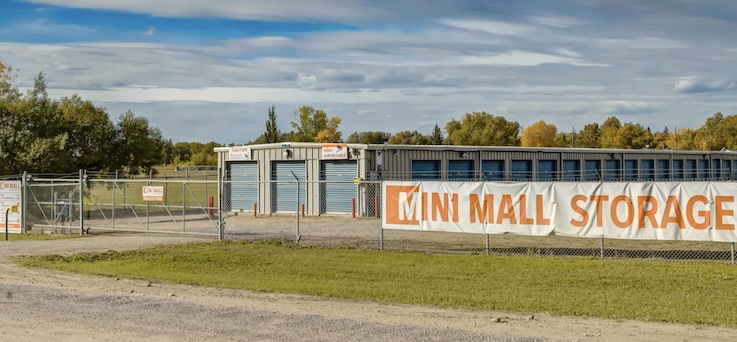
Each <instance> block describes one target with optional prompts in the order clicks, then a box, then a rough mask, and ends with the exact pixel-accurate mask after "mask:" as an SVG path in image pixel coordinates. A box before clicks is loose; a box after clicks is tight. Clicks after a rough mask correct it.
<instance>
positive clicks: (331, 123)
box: [314, 116, 343, 143]
mask: <svg viewBox="0 0 737 342" xmlns="http://www.w3.org/2000/svg"><path fill="white" fill-rule="evenodd" d="M341 121H342V120H341V119H340V117H337V116H333V117H331V118H330V119H328V120H327V126H325V128H323V129H322V130H321V131H319V132H317V135H316V136H315V140H314V142H320V143H329V142H342V141H343V133H341V132H340V131H338V126H340V123H341Z"/></svg>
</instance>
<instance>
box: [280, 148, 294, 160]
mask: <svg viewBox="0 0 737 342" xmlns="http://www.w3.org/2000/svg"><path fill="white" fill-rule="evenodd" d="M282 155H283V156H284V158H286V159H291V158H292V150H291V149H288V148H285V149H284V151H282Z"/></svg>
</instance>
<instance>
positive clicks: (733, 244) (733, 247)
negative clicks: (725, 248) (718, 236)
mask: <svg viewBox="0 0 737 342" xmlns="http://www.w3.org/2000/svg"><path fill="white" fill-rule="evenodd" d="M732 265H734V242H732Z"/></svg>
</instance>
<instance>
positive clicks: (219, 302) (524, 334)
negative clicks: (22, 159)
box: [0, 234, 737, 342]
mask: <svg viewBox="0 0 737 342" xmlns="http://www.w3.org/2000/svg"><path fill="white" fill-rule="evenodd" d="M189 241H203V239H200V238H192V237H182V236H175V235H167V236H158V235H144V234H107V235H99V236H92V237H88V238H83V239H70V240H56V241H17V242H0V256H2V257H4V258H2V259H1V260H2V261H0V322H2V327H1V328H0V340H3V341H142V340H145V341H295V340H300V341H349V340H351V341H381V342H386V341H558V340H560V341H625V340H626V341H727V340H734V339H735V337H737V330H735V329H726V328H718V327H705V326H696V325H675V324H660V323H648V322H638V321H629V320H602V319H594V318H580V317H558V316H550V315H546V314H530V313H503V312H493V311H471V310H453V309H439V308H431V307H423V306H410V305H389V304H380V303H373V302H361V301H351V300H341V299H332V298H319V297H312V296H302V295H288V294H270V293H257V292H250V291H237V290H229V289H218V288H205V287H194V286H183V285H173V284H162V283H149V282H147V281H141V280H129V279H116V278H110V277H93V276H84V275H77V274H68V273H62V272H52V271H47V270H42V269H27V268H21V267H18V266H16V265H15V264H13V263H12V258H13V257H17V256H23V255H33V254H50V253H56V254H71V253H76V252H82V251H106V250H113V249H114V250H123V249H135V248H141V247H147V246H152V245H159V244H173V243H185V242H189Z"/></svg>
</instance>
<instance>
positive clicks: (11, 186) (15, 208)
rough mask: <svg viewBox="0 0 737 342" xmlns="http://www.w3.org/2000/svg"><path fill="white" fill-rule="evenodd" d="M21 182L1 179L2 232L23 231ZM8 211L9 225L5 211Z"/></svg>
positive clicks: (0, 210) (18, 232)
mask: <svg viewBox="0 0 737 342" xmlns="http://www.w3.org/2000/svg"><path fill="white" fill-rule="evenodd" d="M21 189H22V186H21V182H20V181H0V214H2V219H0V221H2V222H0V232H3V233H5V230H6V229H7V230H8V233H9V234H20V233H21V221H22V220H21V213H22V212H23V211H22V209H21V205H22V204H21ZM6 211H7V212H8V222H7V224H8V226H7V227H6V226H5V212H6Z"/></svg>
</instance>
